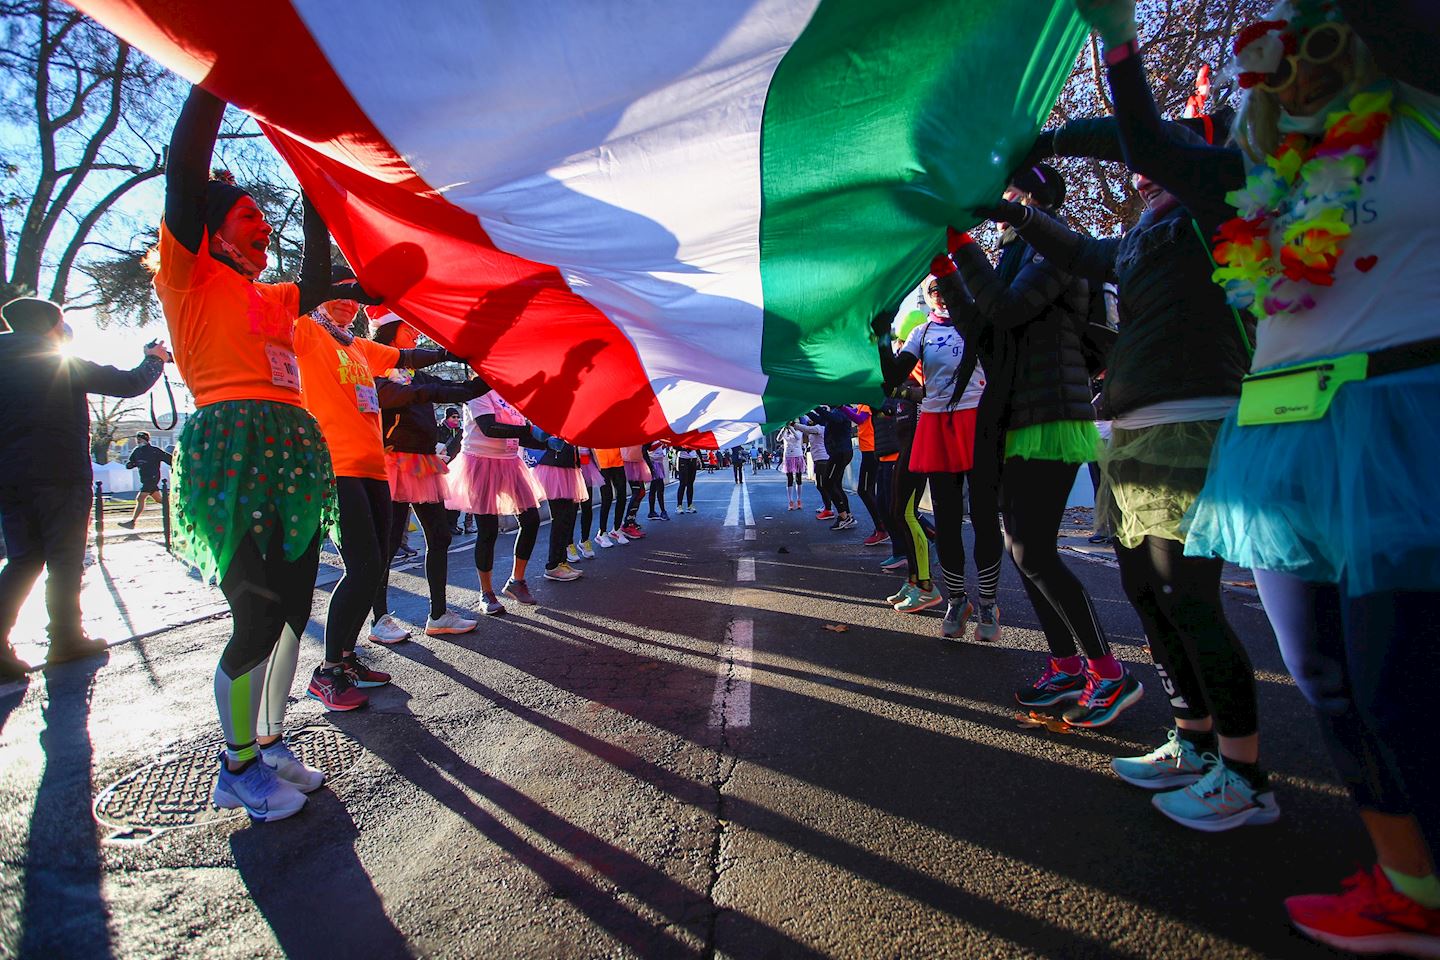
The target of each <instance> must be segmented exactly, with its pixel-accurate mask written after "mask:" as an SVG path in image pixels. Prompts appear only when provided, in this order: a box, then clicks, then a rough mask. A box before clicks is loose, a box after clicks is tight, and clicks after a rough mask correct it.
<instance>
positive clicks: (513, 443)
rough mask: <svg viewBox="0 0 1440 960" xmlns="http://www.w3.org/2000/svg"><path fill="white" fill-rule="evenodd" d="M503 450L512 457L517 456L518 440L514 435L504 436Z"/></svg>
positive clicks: (518, 449) (518, 453)
mask: <svg viewBox="0 0 1440 960" xmlns="http://www.w3.org/2000/svg"><path fill="white" fill-rule="evenodd" d="M505 452H506V453H508V454H510V456H512V457H518V456H519V455H520V441H519V440H518V439H516V438H515V437H506V438H505Z"/></svg>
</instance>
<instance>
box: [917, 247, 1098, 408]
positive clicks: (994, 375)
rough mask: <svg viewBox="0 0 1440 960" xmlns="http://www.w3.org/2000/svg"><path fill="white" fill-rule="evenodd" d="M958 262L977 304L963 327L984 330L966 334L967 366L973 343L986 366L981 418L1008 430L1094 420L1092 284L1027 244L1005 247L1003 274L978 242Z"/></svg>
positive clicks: (958, 255) (965, 249)
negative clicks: (1089, 349)
mask: <svg viewBox="0 0 1440 960" xmlns="http://www.w3.org/2000/svg"><path fill="white" fill-rule="evenodd" d="M955 262H956V265H957V266H958V267H959V270H960V276H961V278H962V279H963V281H964V284H965V287H966V289H967V290H968V291H969V294H970V297H971V298H972V299H973V301H974V308H975V309H974V316H973V318H971V319H968V320H967V321H965V322H966V325H967V327H973V328H978V329H966V330H965V351H966V354H967V361H968V357H969V355H970V352H971V349H972V346H971V345H972V344H974V346H975V349H976V350H978V352H979V355H980V361H981V363H983V364H984V366H985V375H986V386H985V396H984V398H983V399H982V401H981V416H982V418H983V419H986V420H987V421H988V422H994V423H995V424H997V425H998V427H999V428H1000V430H1001V432H1002V433H1003V431H1004V430H1018V429H1020V428H1022V427H1030V426H1035V425H1037V424H1042V423H1054V422H1056V421H1061V420H1093V419H1094V417H1095V414H1094V408H1093V407H1092V406H1091V405H1090V377H1089V374H1088V372H1087V371H1086V366H1085V354H1084V352H1083V350H1082V349H1081V341H1080V335H1081V331H1083V330H1084V328H1085V324H1086V323H1087V322H1088V319H1089V318H1088V313H1089V306H1090V287H1089V284H1087V283H1086V282H1085V281H1084V280H1082V279H1080V278H1079V277H1076V276H1073V275H1072V274H1070V273H1067V272H1066V271H1065V270H1063V269H1061V267H1060V266H1059V265H1058V264H1056V263H1055V262H1054V261H1051V260H1049V259H1047V258H1045V257H1044V256H1042V255H1040V254H1038V253H1036V252H1035V251H1034V250H1033V249H1031V247H1030V245H1029V244H1027V243H1026V242H1025V241H1024V240H1023V239H1015V240H1012V241H1011V242H1009V243H1007V244H1006V245H1005V247H1004V252H1003V254H1002V255H1001V258H1000V269H999V270H998V271H997V270H995V269H994V268H993V267H991V266H990V261H989V260H987V259H985V254H984V253H983V252H981V250H980V248H979V247H978V246H977V245H976V244H973V243H972V244H967V245H965V246H963V247H961V248H960V249H959V250H958V251H956V253H955ZM942 295H944V288H943V287H942ZM948 302H949V300H948V299H947V303H948ZM955 315H956V311H955V308H954V307H953V306H952V307H951V316H952V317H953V316H955ZM967 361H962V365H961V369H962V375H963V371H964V369H966V363H967ZM972 369H973V368H972ZM961 387H962V388H963V384H961Z"/></svg>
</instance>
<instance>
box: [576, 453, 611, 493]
mask: <svg viewBox="0 0 1440 960" xmlns="http://www.w3.org/2000/svg"><path fill="white" fill-rule="evenodd" d="M580 473H581V475H582V476H584V477H585V485H586V486H587V487H600V486H604V485H605V478H604V477H602V476H600V468H599V467H597V466H595V460H594V458H591V459H590V460H588V461H587V462H585V463H582V464H580Z"/></svg>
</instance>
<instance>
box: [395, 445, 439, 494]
mask: <svg viewBox="0 0 1440 960" xmlns="http://www.w3.org/2000/svg"><path fill="white" fill-rule="evenodd" d="M449 472H450V468H449V467H447V466H446V465H445V461H444V460H441V459H440V458H439V457H437V456H436V455H435V454H433V453H391V452H389V451H386V453H385V476H386V478H387V479H389V481H390V499H391V500H393V501H395V502H396V503H444V502H445V498H446V496H448V495H449V493H450V490H449V484H447V483H446V482H445V475H446V474H447V473H449Z"/></svg>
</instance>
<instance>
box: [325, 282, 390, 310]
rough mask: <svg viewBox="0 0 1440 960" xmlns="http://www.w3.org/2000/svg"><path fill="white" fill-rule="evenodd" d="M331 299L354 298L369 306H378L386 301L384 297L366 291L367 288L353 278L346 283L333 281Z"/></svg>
mask: <svg viewBox="0 0 1440 960" xmlns="http://www.w3.org/2000/svg"><path fill="white" fill-rule="evenodd" d="M330 294H331V295H330V297H329V299H331V300H354V301H355V302H356V303H363V304H364V305H365V306H367V307H378V306H380V304H382V303H384V302H385V299H384V298H383V297H377V296H375V295H373V294H369V293H366V292H365V290H364V289H363V288H362V287H361V286H360V284H358V283H356V282H355V281H353V280H350V281H346V282H345V283H332V284H331V285H330Z"/></svg>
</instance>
